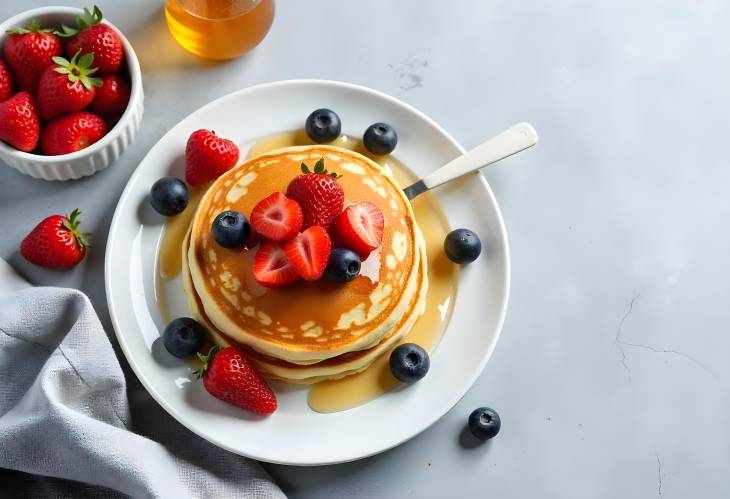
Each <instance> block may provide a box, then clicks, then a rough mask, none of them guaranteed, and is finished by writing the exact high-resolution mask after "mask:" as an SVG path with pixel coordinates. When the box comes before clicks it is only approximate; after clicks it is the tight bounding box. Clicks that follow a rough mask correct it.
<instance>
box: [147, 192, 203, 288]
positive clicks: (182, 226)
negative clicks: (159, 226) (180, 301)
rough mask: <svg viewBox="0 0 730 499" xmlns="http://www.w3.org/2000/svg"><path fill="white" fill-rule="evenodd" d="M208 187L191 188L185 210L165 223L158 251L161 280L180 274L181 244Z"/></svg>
mask: <svg viewBox="0 0 730 499" xmlns="http://www.w3.org/2000/svg"><path fill="white" fill-rule="evenodd" d="M208 187H210V183H208V184H205V185H201V186H199V187H192V188H191V189H190V200H189V201H188V206H187V207H186V208H185V210H184V211H183V212H182V213H179V214H177V215H175V216H172V217H169V218H168V219H167V221H166V222H165V230H164V231H163V232H162V240H161V241H160V249H159V255H160V260H159V269H160V271H159V272H160V277H162V278H163V279H174V278H175V277H177V276H178V275H179V274H180V269H181V268H182V252H181V248H182V242H183V239H184V238H185V233H186V232H187V231H188V228H189V227H190V222H191V221H192V220H193V215H195V209H196V208H197V207H198V203H200V200H201V199H202V198H203V194H205V191H207V190H208Z"/></svg>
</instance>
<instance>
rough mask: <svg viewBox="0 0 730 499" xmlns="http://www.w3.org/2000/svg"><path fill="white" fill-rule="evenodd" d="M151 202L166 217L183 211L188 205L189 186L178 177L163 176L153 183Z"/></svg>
mask: <svg viewBox="0 0 730 499" xmlns="http://www.w3.org/2000/svg"><path fill="white" fill-rule="evenodd" d="M150 203H151V204H152V207H153V208H154V209H155V211H156V212H157V213H159V214H160V215H165V216H166V217H169V216H172V215H177V214H178V213H182V212H183V210H185V208H186V207H187V206H188V186H187V185H185V182H183V181H182V180H180V179H179V178H177V177H162V178H161V179H159V180H158V181H157V182H155V183H154V184H152V189H150Z"/></svg>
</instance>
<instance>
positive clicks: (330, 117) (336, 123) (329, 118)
mask: <svg viewBox="0 0 730 499" xmlns="http://www.w3.org/2000/svg"><path fill="white" fill-rule="evenodd" d="M304 130H306V132H307V135H309V138H310V139H312V140H313V141H315V142H317V143H318V144H324V143H325V142H332V141H333V140H335V139H336V138H337V137H339V136H340V132H341V131H342V123H341V122H340V117H339V116H337V113H335V112H334V111H332V110H330V109H324V108H323V109H317V110H316V111H314V112H312V114H310V115H309V116H308V117H307V121H306V122H305V123H304Z"/></svg>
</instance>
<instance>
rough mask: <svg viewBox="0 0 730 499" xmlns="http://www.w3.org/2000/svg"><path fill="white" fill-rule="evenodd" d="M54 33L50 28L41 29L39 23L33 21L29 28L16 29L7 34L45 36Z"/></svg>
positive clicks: (8, 31)
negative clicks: (36, 34)
mask: <svg viewBox="0 0 730 499" xmlns="http://www.w3.org/2000/svg"><path fill="white" fill-rule="evenodd" d="M51 32H53V30H52V29H48V28H41V27H40V25H39V24H38V21H37V20H35V19H33V20H32V21H31V22H30V24H29V25H28V27H27V28H15V29H9V30H7V31H6V32H5V33H7V34H8V35H27V34H28V33H38V34H41V35H42V34H44V33H51Z"/></svg>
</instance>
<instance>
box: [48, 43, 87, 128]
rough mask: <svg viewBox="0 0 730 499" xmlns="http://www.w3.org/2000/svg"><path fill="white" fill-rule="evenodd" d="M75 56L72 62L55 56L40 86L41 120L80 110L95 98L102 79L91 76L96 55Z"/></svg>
mask: <svg viewBox="0 0 730 499" xmlns="http://www.w3.org/2000/svg"><path fill="white" fill-rule="evenodd" d="M78 55H79V54H76V55H74V56H73V57H72V58H71V60H70V61H67V60H66V59H64V58H63V57H60V56H59V57H54V58H53V62H54V64H53V65H51V66H48V67H47V68H46V70H45V71H44V72H43V76H41V81H40V82H39V83H38V110H39V111H40V114H41V118H43V119H44V120H49V119H51V118H53V117H55V116H58V115H60V114H65V113H73V112H76V111H81V110H82V109H83V108H85V107H86V106H88V105H89V103H91V101H92V100H93V99H94V96H95V95H96V88H95V87H98V86H100V85H101V79H100V78H95V77H93V76H91V75H92V74H94V73H95V72H96V69H95V68H92V67H91V65H92V64H93V62H94V54H84V55H83V56H81V58H80V59H79V58H78Z"/></svg>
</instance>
